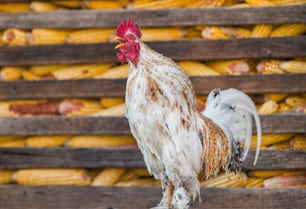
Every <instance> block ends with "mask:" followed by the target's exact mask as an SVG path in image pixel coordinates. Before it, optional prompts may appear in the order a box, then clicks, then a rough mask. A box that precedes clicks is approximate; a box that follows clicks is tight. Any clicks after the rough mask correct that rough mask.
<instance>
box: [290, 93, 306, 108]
mask: <svg viewBox="0 0 306 209" xmlns="http://www.w3.org/2000/svg"><path fill="white" fill-rule="evenodd" d="M285 102H286V104H287V105H290V106H291V107H296V106H299V105H305V104H306V97H303V96H289V97H287V98H286V101H285Z"/></svg>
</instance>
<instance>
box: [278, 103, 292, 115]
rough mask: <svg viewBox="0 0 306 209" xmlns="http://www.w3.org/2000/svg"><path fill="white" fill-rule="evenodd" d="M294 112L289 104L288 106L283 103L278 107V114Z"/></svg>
mask: <svg viewBox="0 0 306 209" xmlns="http://www.w3.org/2000/svg"><path fill="white" fill-rule="evenodd" d="M291 110H292V107H291V106H290V105H288V104H286V103H285V102H281V103H280V104H279V105H278V112H283V113H284V112H290V111H291Z"/></svg>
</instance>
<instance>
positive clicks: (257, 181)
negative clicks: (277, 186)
mask: <svg viewBox="0 0 306 209" xmlns="http://www.w3.org/2000/svg"><path fill="white" fill-rule="evenodd" d="M263 184H264V179H262V178H254V177H251V178H248V180H247V181H246V183H245V187H246V188H250V187H252V188H257V187H262V186H263Z"/></svg>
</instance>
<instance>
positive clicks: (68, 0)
mask: <svg viewBox="0 0 306 209" xmlns="http://www.w3.org/2000/svg"><path fill="white" fill-rule="evenodd" d="M52 3H53V4H56V5H60V6H64V7H68V8H80V7H81V1H80V0H56V1H52Z"/></svg>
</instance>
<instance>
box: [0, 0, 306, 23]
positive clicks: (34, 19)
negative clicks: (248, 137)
mask: <svg viewBox="0 0 306 209" xmlns="http://www.w3.org/2000/svg"><path fill="white" fill-rule="evenodd" d="M128 17H129V18H132V19H133V20H135V21H136V22H138V24H139V25H140V26H142V27H152V26H154V27H156V26H190V25H242V24H259V23H270V24H285V23H305V22H306V6H305V5H295V6H277V7H241V8H238V7H222V8H193V9H188V8H184V9H160V10H111V11H95V10H71V11H54V12H48V13H39V12H38V13H36V12H24V13H0V28H10V27H14V28H23V29H27V28H41V27H43V28H98V27H116V26H117V25H118V23H119V22H120V21H121V20H122V19H124V18H128Z"/></svg>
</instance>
